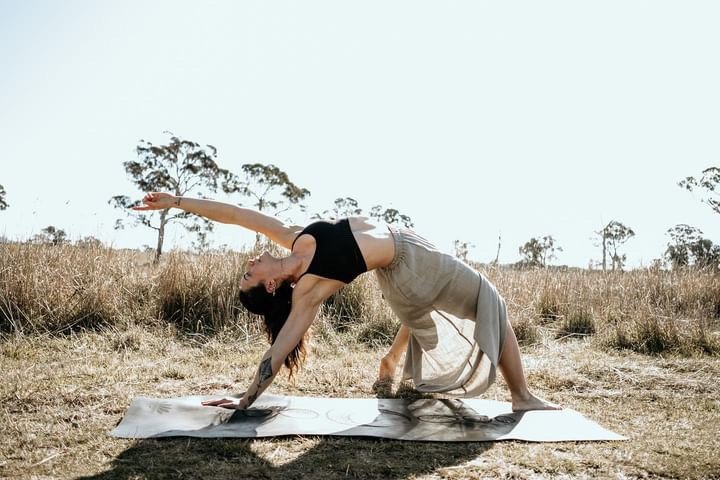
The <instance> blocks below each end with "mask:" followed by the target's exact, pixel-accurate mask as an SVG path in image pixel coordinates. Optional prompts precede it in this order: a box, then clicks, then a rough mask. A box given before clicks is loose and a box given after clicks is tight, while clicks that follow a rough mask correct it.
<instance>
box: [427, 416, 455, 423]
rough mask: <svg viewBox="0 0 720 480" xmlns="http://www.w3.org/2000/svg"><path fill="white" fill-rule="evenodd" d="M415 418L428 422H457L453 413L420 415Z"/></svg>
mask: <svg viewBox="0 0 720 480" xmlns="http://www.w3.org/2000/svg"><path fill="white" fill-rule="evenodd" d="M417 419H418V420H420V421H421V422H428V423H458V419H457V417H456V416H455V415H420V416H418V417H417Z"/></svg>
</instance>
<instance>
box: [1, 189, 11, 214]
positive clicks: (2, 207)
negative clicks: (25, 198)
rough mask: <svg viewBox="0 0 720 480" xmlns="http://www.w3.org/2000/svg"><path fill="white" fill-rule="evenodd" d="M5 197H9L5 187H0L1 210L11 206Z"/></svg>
mask: <svg viewBox="0 0 720 480" xmlns="http://www.w3.org/2000/svg"><path fill="white" fill-rule="evenodd" d="M5 195H7V194H6V193H5V187H3V186H2V185H0V210H5V209H6V208H8V207H9V206H10V205H8V203H7V200H5Z"/></svg>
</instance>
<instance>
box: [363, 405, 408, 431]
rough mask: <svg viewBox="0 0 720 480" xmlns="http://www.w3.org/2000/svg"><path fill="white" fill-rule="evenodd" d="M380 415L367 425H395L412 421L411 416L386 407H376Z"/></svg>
mask: <svg viewBox="0 0 720 480" xmlns="http://www.w3.org/2000/svg"><path fill="white" fill-rule="evenodd" d="M378 412H380V415H379V416H378V417H377V418H375V420H373V422H372V423H371V424H370V425H367V426H368V427H395V426H398V425H407V424H410V423H412V418H411V417H410V416H408V415H405V414H404V413H400V412H395V411H393V410H388V409H386V408H378Z"/></svg>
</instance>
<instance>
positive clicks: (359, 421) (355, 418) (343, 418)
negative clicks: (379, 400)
mask: <svg viewBox="0 0 720 480" xmlns="http://www.w3.org/2000/svg"><path fill="white" fill-rule="evenodd" d="M326 416H327V418H328V420H332V421H333V422H335V423H339V424H341V425H351V426H353V427H355V426H360V425H363V426H368V424H370V423H372V422H373V420H375V418H376V417H377V415H375V414H374V413H372V414H369V412H368V413H366V414H364V415H363V414H362V413H356V412H346V411H341V410H330V411H328V412H327V414H326Z"/></svg>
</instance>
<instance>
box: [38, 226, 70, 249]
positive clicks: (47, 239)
mask: <svg viewBox="0 0 720 480" xmlns="http://www.w3.org/2000/svg"><path fill="white" fill-rule="evenodd" d="M32 241H33V242H35V243H43V244H47V245H53V246H59V245H65V244H66V243H68V239H67V234H66V233H65V230H63V229H62V228H57V227H55V226H53V225H48V226H47V227H45V228H43V229H42V230H40V233H38V234H35V236H34V237H33V238H32Z"/></svg>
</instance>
